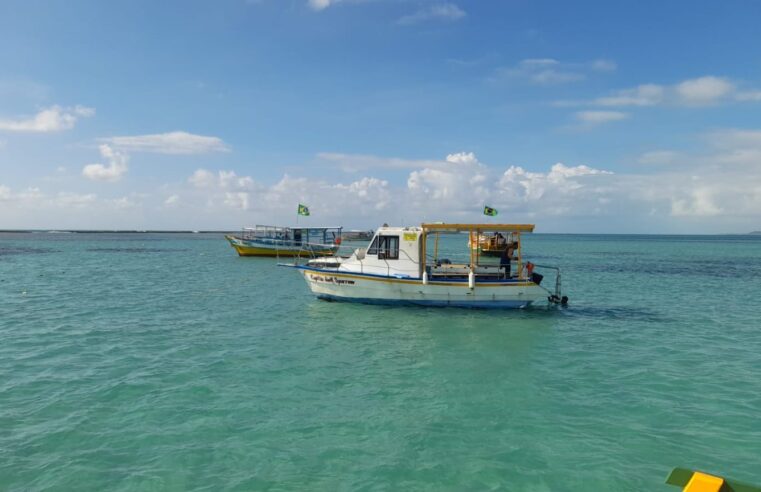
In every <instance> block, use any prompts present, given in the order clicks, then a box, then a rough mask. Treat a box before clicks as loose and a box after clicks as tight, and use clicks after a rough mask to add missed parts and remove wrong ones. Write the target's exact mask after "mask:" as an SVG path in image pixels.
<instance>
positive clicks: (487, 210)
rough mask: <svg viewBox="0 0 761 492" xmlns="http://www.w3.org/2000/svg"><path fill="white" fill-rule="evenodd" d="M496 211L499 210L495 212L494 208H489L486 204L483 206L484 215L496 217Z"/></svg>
mask: <svg viewBox="0 0 761 492" xmlns="http://www.w3.org/2000/svg"><path fill="white" fill-rule="evenodd" d="M498 213H499V212H497V209H496V208H491V207H490V206H488V205H485V206H484V215H488V216H490V217H496V216H497V214H498Z"/></svg>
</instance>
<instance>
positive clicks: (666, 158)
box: [638, 150, 682, 165]
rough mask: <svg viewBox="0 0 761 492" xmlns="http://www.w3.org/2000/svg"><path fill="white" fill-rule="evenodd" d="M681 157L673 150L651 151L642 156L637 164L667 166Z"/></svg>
mask: <svg viewBox="0 0 761 492" xmlns="http://www.w3.org/2000/svg"><path fill="white" fill-rule="evenodd" d="M681 156H682V154H681V153H679V152H675V151H673V150H652V151H650V152H645V153H644V154H642V155H641V156H640V157H639V159H638V162H639V163H640V164H648V165H650V164H660V165H669V164H673V163H674V162H676V161H677V160H678V159H679V158H680V157H681Z"/></svg>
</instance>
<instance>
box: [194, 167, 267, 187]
mask: <svg viewBox="0 0 761 492" xmlns="http://www.w3.org/2000/svg"><path fill="white" fill-rule="evenodd" d="M188 182H189V183H190V184H192V185H193V186H194V187H196V188H207V189H217V190H252V189H254V188H255V186H256V183H255V182H254V180H253V178H251V176H238V175H237V174H236V173H235V171H219V172H217V174H214V173H213V172H211V171H207V170H206V169H197V170H196V171H195V172H194V173H193V174H192V175H191V176H190V177H189V178H188Z"/></svg>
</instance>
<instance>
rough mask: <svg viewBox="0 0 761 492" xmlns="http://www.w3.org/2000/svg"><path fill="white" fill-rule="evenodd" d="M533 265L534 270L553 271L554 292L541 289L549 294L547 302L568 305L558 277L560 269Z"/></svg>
mask: <svg viewBox="0 0 761 492" xmlns="http://www.w3.org/2000/svg"><path fill="white" fill-rule="evenodd" d="M533 265H534V267H536V268H543V269H546V270H554V271H555V292H552V291H550V290H549V289H547V288H546V287H542V288H543V289H544V290H546V291H547V292H548V293H549V294H550V297H549V301H550V302H551V303H555V304H562V305H566V304H568V297H566V296H564V295H563V290H562V281H561V276H560V267H556V266H552V265H538V264H536V263H533ZM540 287H541V286H540Z"/></svg>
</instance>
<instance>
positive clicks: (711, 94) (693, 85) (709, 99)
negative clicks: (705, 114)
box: [675, 76, 735, 106]
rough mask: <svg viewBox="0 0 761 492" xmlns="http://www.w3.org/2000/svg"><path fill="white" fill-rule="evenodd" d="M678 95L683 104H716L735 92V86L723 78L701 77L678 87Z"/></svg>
mask: <svg viewBox="0 0 761 492" xmlns="http://www.w3.org/2000/svg"><path fill="white" fill-rule="evenodd" d="M675 89H676V93H677V95H678V96H679V99H680V101H681V102H682V103H683V104H686V105H690V106H702V105H706V104H714V103H716V102H718V101H720V100H721V99H723V98H725V97H726V96H728V95H729V94H730V93H731V92H732V91H734V90H735V86H734V84H732V83H731V82H730V81H729V80H727V79H725V78H721V77H712V76H708V77H700V78H697V79H692V80H685V81H684V82H681V83H679V84H677V85H676V88H675Z"/></svg>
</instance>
